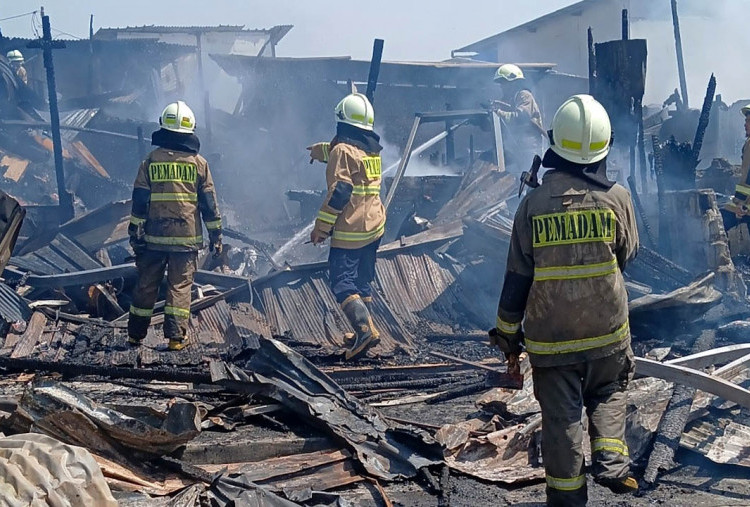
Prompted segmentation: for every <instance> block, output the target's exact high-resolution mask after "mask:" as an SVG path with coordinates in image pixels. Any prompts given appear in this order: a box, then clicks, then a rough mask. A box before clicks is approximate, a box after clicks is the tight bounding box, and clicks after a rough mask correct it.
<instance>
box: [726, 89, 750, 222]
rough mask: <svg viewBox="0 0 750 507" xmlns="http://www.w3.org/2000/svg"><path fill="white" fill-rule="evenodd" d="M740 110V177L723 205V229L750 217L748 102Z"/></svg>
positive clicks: (749, 111) (749, 110)
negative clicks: (742, 133) (742, 122)
mask: <svg viewBox="0 0 750 507" xmlns="http://www.w3.org/2000/svg"><path fill="white" fill-rule="evenodd" d="M740 112H741V113H742V116H743V117H744V118H745V137H746V138H747V139H746V140H745V144H744V146H743V147H742V162H741V166H740V179H739V181H738V182H737V185H736V186H735V189H734V196H733V197H732V201H731V202H729V203H727V204H726V205H724V206H723V207H722V209H721V215H722V218H723V219H724V229H726V230H727V231H728V230H729V229H731V228H732V227H735V226H737V225H739V224H740V223H743V222H744V223H748V222H750V219H749V218H748V216H749V215H750V104H748V105H746V106H744V107H743V108H742V109H741V110H740Z"/></svg>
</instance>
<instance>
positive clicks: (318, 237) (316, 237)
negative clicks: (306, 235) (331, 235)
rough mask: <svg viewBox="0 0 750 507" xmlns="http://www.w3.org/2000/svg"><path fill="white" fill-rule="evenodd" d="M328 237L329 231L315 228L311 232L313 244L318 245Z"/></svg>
mask: <svg viewBox="0 0 750 507" xmlns="http://www.w3.org/2000/svg"><path fill="white" fill-rule="evenodd" d="M326 239H328V233H326V232H323V231H321V230H318V229H313V230H312V232H311V233H310V242H311V243H312V244H313V245H318V244H320V243H322V242H324V241H325V240H326Z"/></svg>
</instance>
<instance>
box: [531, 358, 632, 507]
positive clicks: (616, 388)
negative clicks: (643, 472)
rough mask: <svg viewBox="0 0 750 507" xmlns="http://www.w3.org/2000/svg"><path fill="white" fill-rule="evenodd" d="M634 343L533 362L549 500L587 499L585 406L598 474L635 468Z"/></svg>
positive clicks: (619, 474)
mask: <svg viewBox="0 0 750 507" xmlns="http://www.w3.org/2000/svg"><path fill="white" fill-rule="evenodd" d="M634 371H635V359H634V357H633V352H632V351H631V349H630V347H628V348H627V349H626V350H623V351H620V352H617V353H615V354H613V355H611V356H607V357H604V358H601V359H596V360H592V361H587V362H584V363H576V364H570V365H564V366H555V367H547V368H537V367H534V368H533V378H534V396H536V399H537V400H538V401H539V405H541V408H542V457H543V459H544V470H545V473H546V476H547V477H546V478H547V505H551V506H566V507H569V506H579V505H586V501H587V499H588V494H587V489H586V475H585V472H584V469H583V467H584V456H583V446H582V442H583V425H582V423H581V415H582V411H583V409H584V408H585V409H586V414H587V415H588V420H589V438H590V440H591V462H592V466H591V473H592V475H593V476H594V480H597V479H620V478H624V477H626V476H627V475H628V473H629V468H630V459H629V457H628V445H627V443H626V442H625V411H626V405H627V394H626V393H625V389H626V388H627V386H628V383H629V382H630V380H631V379H632V378H633V373H634Z"/></svg>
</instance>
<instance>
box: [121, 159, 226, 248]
mask: <svg viewBox="0 0 750 507" xmlns="http://www.w3.org/2000/svg"><path fill="white" fill-rule="evenodd" d="M201 217H202V218H203V221H204V222H205V224H206V229H208V231H209V234H210V235H211V237H212V238H213V237H214V236H218V235H219V234H220V233H221V215H220V214H219V206H218V203H217V200H216V191H215V189H214V182H213V178H212V177H211V171H210V170H209V167H208V162H206V159H205V158H203V157H202V156H200V155H198V154H197V153H195V154H193V153H188V152H184V151H176V150H170V149H167V148H162V147H159V148H157V149H155V150H154V151H152V152H151V153H150V154H149V155H148V157H147V158H146V160H144V161H143V162H142V163H141V165H140V167H139V168H138V176H136V178H135V184H134V186H133V207H132V212H131V217H130V226H129V228H128V232H129V234H130V236H131V237H133V238H135V239H137V240H138V241H145V243H146V247H147V248H148V249H149V250H160V251H169V252H183V251H197V250H199V249H200V248H202V247H203V227H202V225H201Z"/></svg>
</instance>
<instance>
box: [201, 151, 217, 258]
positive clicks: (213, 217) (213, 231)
mask: <svg viewBox="0 0 750 507" xmlns="http://www.w3.org/2000/svg"><path fill="white" fill-rule="evenodd" d="M198 177H199V184H198V206H199V208H200V212H201V217H202V218H203V223H204V224H206V229H207V230H208V238H209V249H210V250H211V251H212V252H214V253H215V255H219V254H221V250H222V244H221V213H219V201H218V200H217V199H216V187H214V179H213V177H212V176H211V169H210V168H209V167H208V162H206V167H205V174H201V173H199V176H198Z"/></svg>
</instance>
